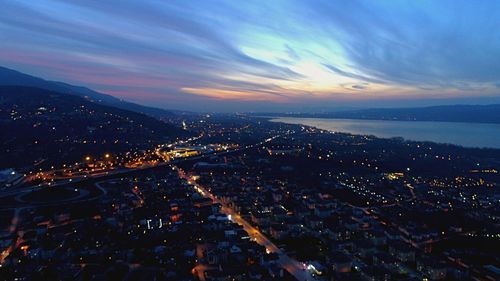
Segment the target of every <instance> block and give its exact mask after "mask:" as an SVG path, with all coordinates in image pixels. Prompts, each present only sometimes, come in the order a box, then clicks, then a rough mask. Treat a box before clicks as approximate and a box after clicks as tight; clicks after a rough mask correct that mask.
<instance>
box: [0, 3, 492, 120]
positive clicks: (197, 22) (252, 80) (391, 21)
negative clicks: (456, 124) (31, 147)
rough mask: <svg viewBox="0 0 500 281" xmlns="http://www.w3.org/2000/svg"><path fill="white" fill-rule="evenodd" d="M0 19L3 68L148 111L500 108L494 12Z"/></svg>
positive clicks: (431, 6)
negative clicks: (435, 107) (135, 104)
mask: <svg viewBox="0 0 500 281" xmlns="http://www.w3.org/2000/svg"><path fill="white" fill-rule="evenodd" d="M4 5H5V7H6V8H5V9H3V10H2V11H0V34H1V35H0V36H1V38H2V39H4V44H3V46H2V47H1V49H2V52H0V65H2V66H6V67H8V68H11V69H14V70H16V71H20V72H23V73H26V74H29V75H33V76H37V77H41V78H43V79H47V80H53V81H62V82H65V83H69V84H74V85H78V86H85V87H88V88H90V89H93V90H95V91H98V92H101V93H104V94H108V95H112V96H114V97H117V98H120V99H123V100H126V101H130V102H134V103H138V104H142V105H146V106H153V107H157V108H164V109H172V110H186V111H198V112H209V111H211V112H290V111H301V112H325V111H334V110H338V109H339V108H353V109H364V108H387V107H391V108H392V107H396V108H404V107H424V106H436V105H455V104H494V103H500V95H499V90H500V77H499V76H498V75H496V73H499V72H500V69H499V66H500V61H499V60H500V31H498V29H497V28H496V27H497V26H498V24H499V23H500V20H499V19H500V4H499V3H497V2H494V1H485V2H481V3H470V2H466V1H463V2H459V3H457V2H456V1H453V2H447V1H443V2H440V3H435V2H427V1H422V2H418V3H415V2H410V1H401V2H392V3H375V2H370V1H359V2H358V1H356V2H349V3H345V2H341V1H339V2H334V3H333V2H330V1H308V2H298V1H287V2H272V3H261V2H258V1H255V2H248V3H245V4H241V3H239V4H238V5H235V4H234V3H231V2H229V1H217V2H210V3H206V2H190V3H182V4H179V3H158V2H148V3H146V4H142V5H140V4H137V3H134V2H123V3H122V4H121V5H120V7H114V6H113V5H111V4H109V3H97V2H79V3H63V2H51V1H48V2H46V1H36V2H31V3H30V4H25V3H22V2H16V1H12V2H7V3H5V4H4ZM9 11H10V12H9ZM130 11H133V12H130ZM261 15H264V17H263V18H262V16H261Z"/></svg>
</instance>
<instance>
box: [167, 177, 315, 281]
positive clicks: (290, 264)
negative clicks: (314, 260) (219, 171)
mask: <svg viewBox="0 0 500 281" xmlns="http://www.w3.org/2000/svg"><path fill="white" fill-rule="evenodd" d="M175 169H176V170H177V171H178V173H179V177H180V178H182V179H184V180H186V181H188V183H191V184H193V183H194V182H195V181H194V177H193V176H190V175H188V174H186V173H184V171H182V170H181V169H178V168H177V167H175ZM194 187H195V190H196V191H198V192H199V193H200V194H201V195H203V196H205V197H208V198H210V199H212V200H213V201H214V202H215V203H219V204H221V205H222V208H221V211H222V213H223V214H225V215H227V216H228V217H230V218H231V220H232V221H233V222H235V223H237V224H239V225H241V226H243V229H244V230H245V231H246V232H247V233H248V236H249V237H250V238H252V239H253V240H255V242H257V243H258V244H259V245H262V246H264V247H266V251H267V252H269V253H276V254H278V256H279V260H278V263H279V264H280V265H281V266H282V267H283V268H284V269H285V270H286V271H288V272H289V273H290V274H291V275H293V276H294V277H295V278H296V279H297V280H299V281H302V280H306V281H310V280H311V281H312V280H316V279H315V278H314V277H313V276H312V274H311V273H310V272H309V271H308V270H305V266H304V264H303V263H301V262H299V261H297V260H295V259H292V258H290V257H289V256H288V255H287V254H286V253H285V252H284V251H282V250H281V249H280V248H278V247H277V246H276V245H275V244H274V243H273V242H271V241H270V240H269V239H268V238H267V237H266V236H265V235H264V234H262V232H260V231H259V230H258V229H256V228H255V227H253V226H252V225H250V224H249V223H248V222H247V221H246V220H245V219H243V218H242V217H241V216H240V215H239V214H238V213H236V212H235V211H234V210H233V209H232V208H229V207H227V206H226V205H225V204H224V203H223V202H221V201H220V200H219V199H218V198H217V197H216V196H215V195H213V194H212V193H210V192H209V191H208V190H207V188H205V187H204V186H201V185H199V184H194Z"/></svg>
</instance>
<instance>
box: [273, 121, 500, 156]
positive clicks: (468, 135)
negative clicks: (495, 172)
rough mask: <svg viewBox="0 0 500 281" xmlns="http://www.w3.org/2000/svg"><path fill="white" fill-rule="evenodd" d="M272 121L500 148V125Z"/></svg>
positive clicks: (323, 128)
mask: <svg viewBox="0 0 500 281" xmlns="http://www.w3.org/2000/svg"><path fill="white" fill-rule="evenodd" d="M271 121H272V122H282V123H287V124H301V125H306V126H311V127H316V128H318V129H322V130H328V131H332V132H343V133H350V134H356V135H373V136H376V137H379V138H393V137H402V138H404V139H406V140H413V141H430V142H436V143H449V144H455V145H460V146H464V147H475V148H498V149H500V124H486V123H459V122H433V121H388V120H359V119H327V118H296V117H278V118H272V119H271Z"/></svg>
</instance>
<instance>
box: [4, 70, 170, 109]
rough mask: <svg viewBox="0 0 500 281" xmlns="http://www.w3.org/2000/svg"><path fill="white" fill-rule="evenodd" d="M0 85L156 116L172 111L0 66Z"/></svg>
mask: <svg viewBox="0 0 500 281" xmlns="http://www.w3.org/2000/svg"><path fill="white" fill-rule="evenodd" d="M0 86H25V87H35V88H41V89H45V90H50V91H54V92H58V93H63V94H70V95H75V96H79V97H83V98H85V99H87V100H89V101H92V102H95V103H99V104H103V105H109V106H114V107H117V108H121V109H126V110H130V111H135V112H139V113H144V114H147V115H150V116H153V117H157V118H165V117H167V118H168V117H171V116H172V115H173V114H174V113H173V112H172V111H168V110H164V109H159V108H153V107H148V106H142V105H138V104H135V103H131V102H126V101H123V100H121V99H118V98H115V97H113V96H110V95H106V94H102V93H99V92H96V91H94V90H91V89H89V88H86V87H80V86H74V85H70V84H66V83H63V82H57V81H48V80H44V79H42V78H38V77H35V76H31V75H28V74H24V73H22V72H19V71H16V70H12V69H9V68H6V67H1V66H0Z"/></svg>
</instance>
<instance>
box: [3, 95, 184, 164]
mask: <svg viewBox="0 0 500 281" xmlns="http://www.w3.org/2000/svg"><path fill="white" fill-rule="evenodd" d="M0 127H1V128H2V134H0V153H1V155H2V157H1V158H0V167H24V166H30V165H34V163H41V162H43V163H44V164H43V166H49V165H53V164H55V163H57V162H58V161H62V160H61V159H64V161H68V162H71V161H73V162H74V161H80V160H81V159H82V157H84V156H85V155H102V154H104V153H107V152H112V153H118V152H125V151H131V150H133V151H137V150H140V149H146V148H151V147H152V146H153V145H154V144H157V143H164V142H170V141H172V140H175V139H176V138H177V137H179V136H182V135H185V134H186V133H185V131H182V130H181V129H180V128H177V127H175V126H172V125H170V124H167V123H165V122H162V121H159V120H157V119H155V118H153V117H150V116H147V115H145V114H141V113H136V112H132V111H128V110H124V109H119V108H115V107H111V106H106V105H102V104H99V103H94V102H91V101H89V100H87V99H84V98H82V97H79V96H75V95H68V94H62V93H58V92H54V91H49V90H45V89H40V88H33V87H19V86H0Z"/></svg>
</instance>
